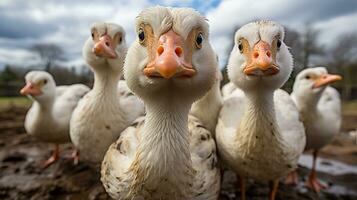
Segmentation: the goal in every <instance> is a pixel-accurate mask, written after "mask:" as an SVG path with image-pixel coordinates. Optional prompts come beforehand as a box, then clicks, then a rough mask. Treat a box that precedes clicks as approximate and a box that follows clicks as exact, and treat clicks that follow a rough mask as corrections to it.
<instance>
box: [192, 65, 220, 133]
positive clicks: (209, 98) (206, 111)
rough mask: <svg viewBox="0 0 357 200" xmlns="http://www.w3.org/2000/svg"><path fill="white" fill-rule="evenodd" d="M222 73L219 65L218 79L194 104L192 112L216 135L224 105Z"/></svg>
mask: <svg viewBox="0 0 357 200" xmlns="http://www.w3.org/2000/svg"><path fill="white" fill-rule="evenodd" d="M221 80H222V73H221V71H220V70H219V68H218V66H217V72H216V80H215V83H214V84H213V86H212V88H211V89H210V90H209V91H208V92H207V94H205V95H204V96H203V97H202V98H200V99H199V100H197V101H196V102H194V103H193V104H192V107H191V110H190V114H191V115H193V116H195V117H196V118H198V119H199V120H200V121H201V123H202V124H203V125H204V126H205V127H206V128H207V129H208V130H209V131H210V132H211V133H212V134H213V135H214V133H215V129H216V125H217V119H218V113H219V111H220V109H221V106H222V95H221V90H220V82H221Z"/></svg>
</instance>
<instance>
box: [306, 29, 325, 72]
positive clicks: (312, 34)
mask: <svg viewBox="0 0 357 200" xmlns="http://www.w3.org/2000/svg"><path fill="white" fill-rule="evenodd" d="M319 34H320V31H319V30H317V29H315V28H313V27H312V26H311V24H306V25H305V28H304V32H303V33H302V50H303V52H302V68H303V69H304V68H307V67H309V66H310V64H311V58H312V57H313V56H315V55H316V56H317V55H322V54H323V53H324V51H323V47H322V46H321V45H319V44H318V37H319Z"/></svg>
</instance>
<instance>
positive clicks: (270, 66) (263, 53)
mask: <svg viewBox="0 0 357 200" xmlns="http://www.w3.org/2000/svg"><path fill="white" fill-rule="evenodd" d="M250 61H251V62H250V63H248V65H247V66H246V67H245V68H244V70H243V72H244V73H245V74H246V75H248V76H254V75H258V74H259V73H260V72H262V73H263V75H265V76H270V75H275V74H277V73H279V71H280V70H279V67H278V66H277V65H276V63H275V61H274V60H273V58H272V52H271V47H270V45H269V44H268V43H266V42H264V41H262V40H261V41H259V42H258V43H257V44H255V45H254V47H253V51H252V53H251V59H250Z"/></svg>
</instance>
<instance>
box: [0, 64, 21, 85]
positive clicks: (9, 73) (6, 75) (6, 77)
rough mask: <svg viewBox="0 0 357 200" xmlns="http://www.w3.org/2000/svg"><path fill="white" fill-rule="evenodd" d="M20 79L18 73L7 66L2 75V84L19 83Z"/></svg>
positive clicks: (0, 79) (0, 77) (0, 78)
mask: <svg viewBox="0 0 357 200" xmlns="http://www.w3.org/2000/svg"><path fill="white" fill-rule="evenodd" d="M18 79H19V77H18V76H17V74H16V72H15V71H14V70H12V68H11V66H10V65H6V66H5V68H4V70H3V71H2V72H1V74H0V82H3V83H8V82H10V81H17V80H18Z"/></svg>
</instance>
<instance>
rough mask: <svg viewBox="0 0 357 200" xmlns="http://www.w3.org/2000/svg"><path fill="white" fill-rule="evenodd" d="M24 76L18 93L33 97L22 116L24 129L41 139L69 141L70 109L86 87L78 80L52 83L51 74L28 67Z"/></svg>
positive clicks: (54, 141)
mask: <svg viewBox="0 0 357 200" xmlns="http://www.w3.org/2000/svg"><path fill="white" fill-rule="evenodd" d="M25 79H26V86H25V87H24V88H23V89H22V90H21V93H22V94H23V95H30V96H31V97H32V99H34V103H33V104H32V106H31V108H30V110H29V111H28V113H27V115H26V118H25V129H26V132H27V133H28V134H30V135H32V136H34V137H35V138H37V139H38V140H40V141H43V142H50V143H55V144H61V143H66V142H70V138H69V122H70V118H71V116H72V112H73V110H74V109H75V107H76V106H77V103H78V101H79V100H80V99H81V98H82V97H83V96H84V95H85V94H86V93H87V92H88V91H89V88H88V87H87V86H85V85H82V84H74V85H69V86H58V87H56V83H55V81H54V79H53V77H52V76H51V75H50V74H49V73H47V72H44V71H31V72H29V73H27V74H26V77H25ZM56 149H58V146H56ZM55 154H58V152H55ZM56 156H57V157H58V155H56ZM47 164H48V165H49V164H52V163H47Z"/></svg>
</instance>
